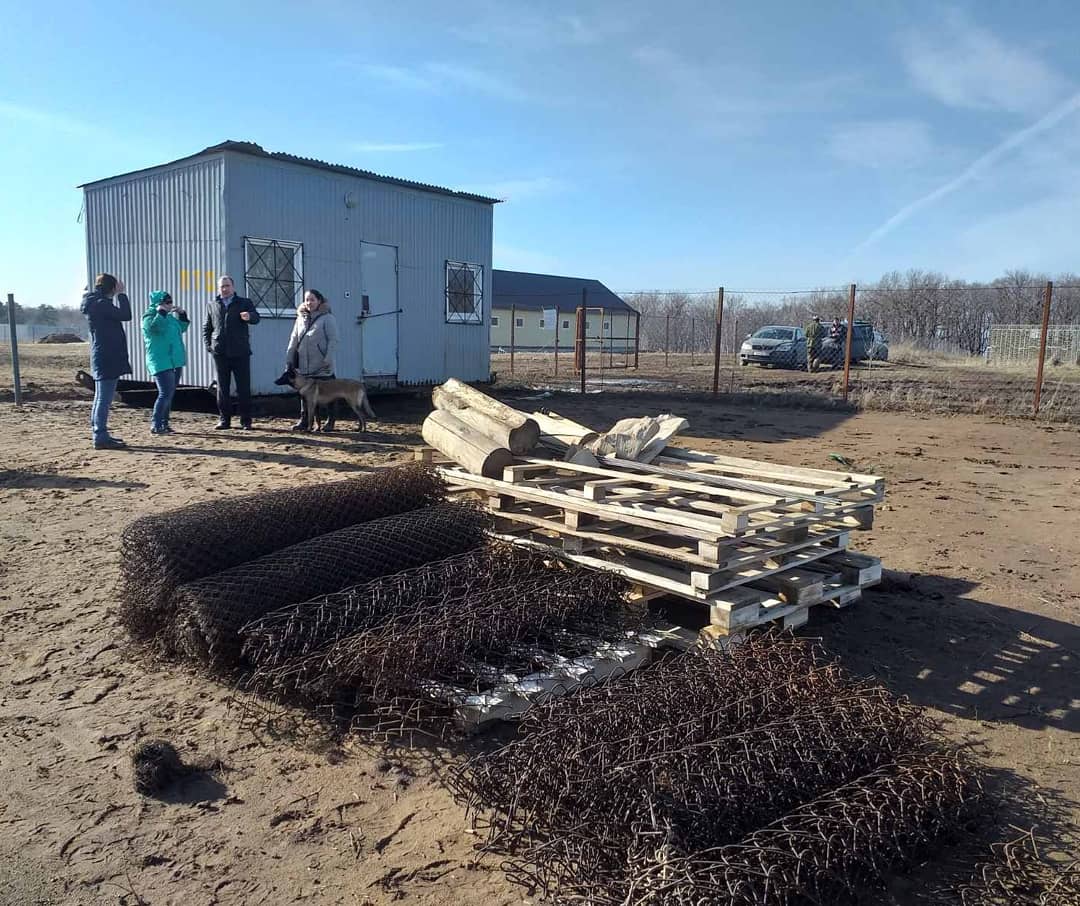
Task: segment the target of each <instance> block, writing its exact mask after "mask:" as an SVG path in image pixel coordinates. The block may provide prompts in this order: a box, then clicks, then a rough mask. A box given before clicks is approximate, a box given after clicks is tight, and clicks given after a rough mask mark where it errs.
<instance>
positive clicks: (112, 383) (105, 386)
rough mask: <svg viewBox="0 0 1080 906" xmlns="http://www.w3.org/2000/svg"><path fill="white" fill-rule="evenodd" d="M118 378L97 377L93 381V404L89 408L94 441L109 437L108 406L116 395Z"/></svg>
mask: <svg viewBox="0 0 1080 906" xmlns="http://www.w3.org/2000/svg"><path fill="white" fill-rule="evenodd" d="M118 380H119V378H109V379H105V378H98V379H97V380H95V381H94V405H93V408H92V409H91V410H90V427H91V428H92V429H93V432H94V440H95V441H104V440H108V438H109V406H111V405H112V401H113V397H114V396H116V383H117V381H118Z"/></svg>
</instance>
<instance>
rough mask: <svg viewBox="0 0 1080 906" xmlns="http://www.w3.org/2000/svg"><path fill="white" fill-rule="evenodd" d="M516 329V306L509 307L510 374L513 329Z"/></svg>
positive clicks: (512, 365) (512, 356) (512, 362)
mask: <svg viewBox="0 0 1080 906" xmlns="http://www.w3.org/2000/svg"><path fill="white" fill-rule="evenodd" d="M516 327H517V306H516V305H511V306H510V373H511V374H513V373H514V328H516Z"/></svg>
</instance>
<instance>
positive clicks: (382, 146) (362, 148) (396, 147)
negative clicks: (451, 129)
mask: <svg viewBox="0 0 1080 906" xmlns="http://www.w3.org/2000/svg"><path fill="white" fill-rule="evenodd" d="M349 147H350V148H351V149H352V150H353V151H356V152H358V153H360V154H396V153H404V152H409V151H434V150H436V149H438V148H443V147H445V146H444V145H443V143H442V142H356V143H354V144H352V145H350V146H349Z"/></svg>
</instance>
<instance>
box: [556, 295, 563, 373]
mask: <svg viewBox="0 0 1080 906" xmlns="http://www.w3.org/2000/svg"><path fill="white" fill-rule="evenodd" d="M560 320H562V312H561V311H560V310H559V303H558V302H556V303H555V374H556V375H558V373H559V321H560Z"/></svg>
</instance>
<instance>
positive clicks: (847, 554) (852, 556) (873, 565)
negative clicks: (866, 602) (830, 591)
mask: <svg viewBox="0 0 1080 906" xmlns="http://www.w3.org/2000/svg"><path fill="white" fill-rule="evenodd" d="M826 562H827V563H828V564H829V565H830V566H832V567H835V568H836V569H839V570H840V571H841V572H842V573H843V575H844V578H845V580H847V582H848V583H849V584H851V585H858V586H859V587H860V588H866V587H868V586H870V585H877V584H878V583H879V582H880V581H881V561H880V560H879V559H878V558H877V557H871V556H868V555H867V554H859V553H856V552H855V551H844V552H843V553H841V554H836V555H834V556H832V557H829V558H828V560H827V561H826Z"/></svg>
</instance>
